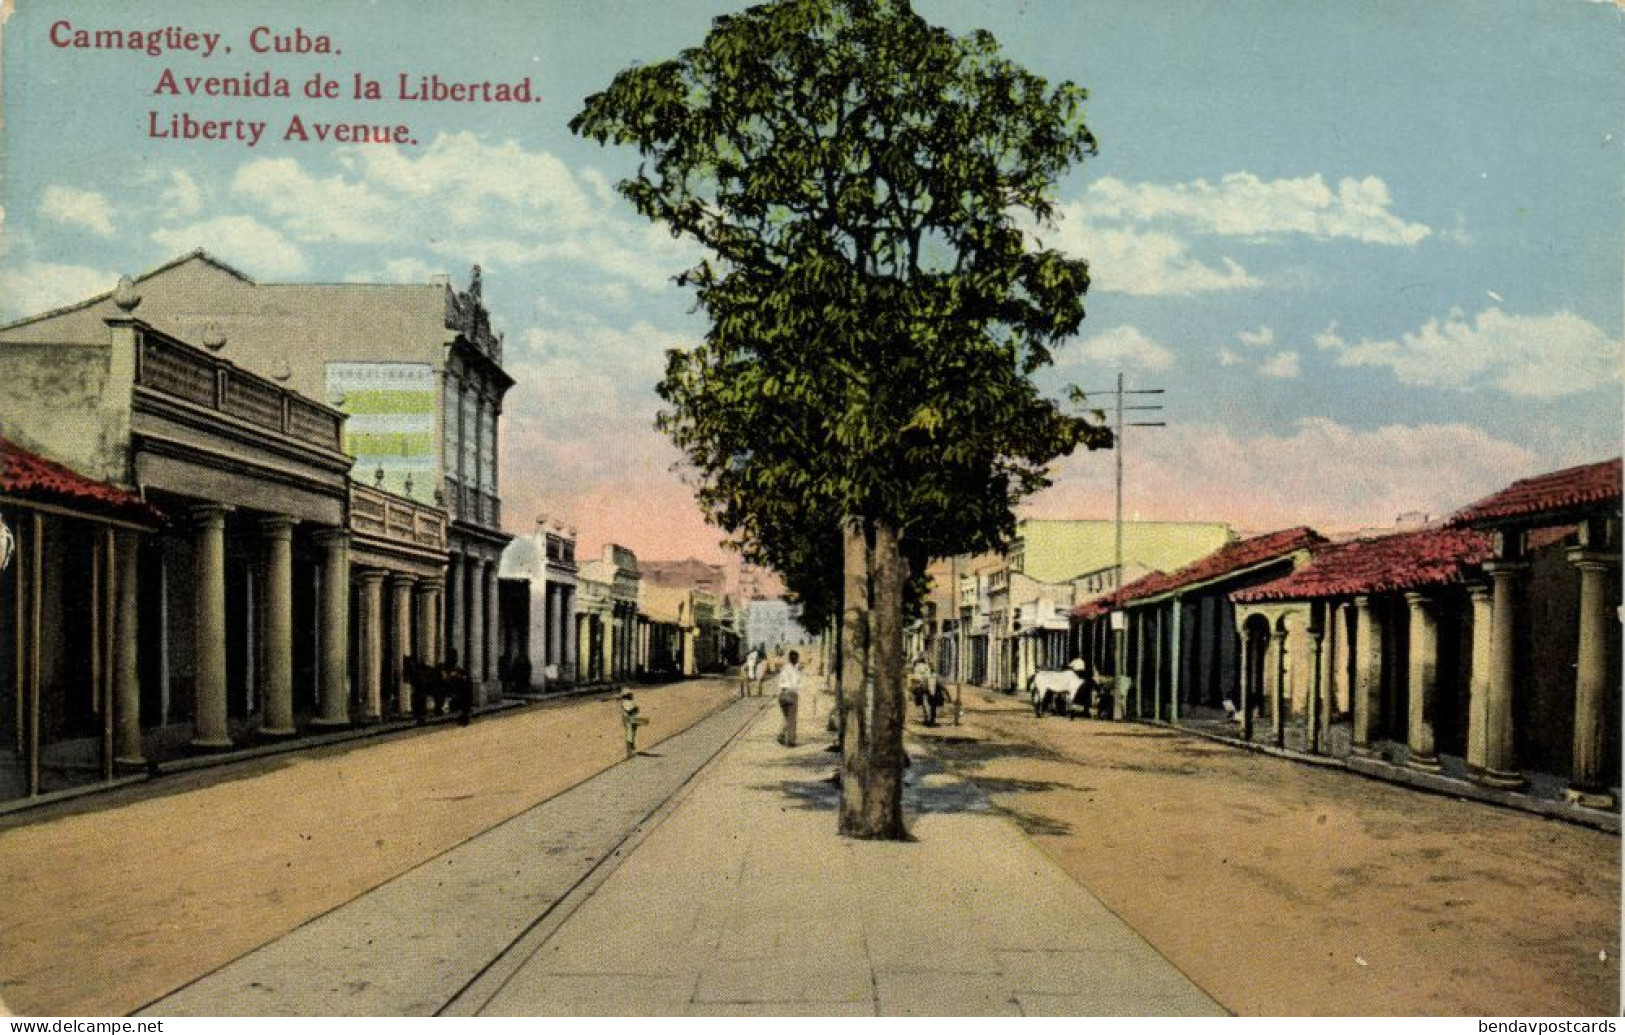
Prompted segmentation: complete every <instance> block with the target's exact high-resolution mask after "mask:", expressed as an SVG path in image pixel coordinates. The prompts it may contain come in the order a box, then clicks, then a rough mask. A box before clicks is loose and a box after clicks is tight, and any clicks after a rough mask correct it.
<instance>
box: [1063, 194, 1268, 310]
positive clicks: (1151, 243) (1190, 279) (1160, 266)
mask: <svg viewBox="0 0 1625 1035" xmlns="http://www.w3.org/2000/svg"><path fill="white" fill-rule="evenodd" d="M1058 215H1059V216H1060V221H1059V225H1058V227H1057V228H1056V229H1055V230H1052V231H1048V232H1046V233H1045V234H1044V235H1043V236H1044V237H1045V238H1046V239H1050V238H1053V240H1052V243H1053V244H1054V245H1055V246H1056V247H1058V248H1060V249H1061V250H1062V251H1064V252H1066V253H1068V254H1070V255H1078V256H1082V257H1083V258H1086V259H1088V260H1089V273H1090V276H1091V277H1092V278H1093V286H1094V288H1095V289H1096V290H1098V291H1110V292H1116V293H1119V294H1125V295H1194V294H1199V293H1201V292H1206V291H1228V290H1235V289H1238V288H1249V287H1258V286H1259V285H1260V282H1259V281H1258V280H1257V279H1255V278H1254V277H1253V276H1252V275H1251V274H1249V273H1248V272H1247V271H1246V270H1245V269H1244V268H1242V266H1241V264H1240V263H1238V262H1236V261H1235V260H1234V259H1231V258H1229V257H1225V258H1223V259H1221V260H1220V264H1219V265H1217V266H1215V265H1213V264H1211V263H1206V262H1203V261H1201V260H1200V259H1197V258H1196V257H1194V256H1192V255H1191V254H1190V250H1189V247H1188V246H1187V245H1186V243H1185V242H1184V241H1183V240H1181V239H1180V238H1178V237H1176V236H1174V235H1173V234H1170V233H1164V232H1161V231H1149V232H1148V231H1140V230H1126V229H1121V228H1115V227H1104V226H1101V225H1100V224H1098V223H1095V222H1092V221H1091V220H1090V218H1089V213H1088V210H1087V209H1086V208H1085V207H1084V206H1082V205H1063V206H1061V207H1060V208H1059V209H1058Z"/></svg>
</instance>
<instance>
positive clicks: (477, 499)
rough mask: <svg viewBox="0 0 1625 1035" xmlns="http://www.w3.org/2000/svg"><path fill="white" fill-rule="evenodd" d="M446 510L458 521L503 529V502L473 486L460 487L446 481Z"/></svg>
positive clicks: (448, 480) (448, 479)
mask: <svg viewBox="0 0 1625 1035" xmlns="http://www.w3.org/2000/svg"><path fill="white" fill-rule="evenodd" d="M445 498H446V510H447V511H448V512H449V513H450V514H451V516H452V519H453V520H456V521H466V522H468V523H469V524H471V525H483V526H485V527H486V528H501V527H502V501H501V500H500V499H498V498H497V497H496V496H494V495H492V494H491V493H489V492H481V491H480V490H479V489H477V488H476V487H474V486H472V485H459V484H458V483H457V482H455V481H452V480H451V479H450V478H447V479H446V491H445Z"/></svg>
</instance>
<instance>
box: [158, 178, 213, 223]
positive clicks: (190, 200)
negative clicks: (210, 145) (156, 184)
mask: <svg viewBox="0 0 1625 1035" xmlns="http://www.w3.org/2000/svg"><path fill="white" fill-rule="evenodd" d="M158 201H159V203H160V204H162V205H163V206H164V209H165V214H166V215H168V216H170V217H171V218H173V219H191V218H192V217H193V216H195V215H197V214H198V213H199V212H201V211H203V189H202V188H201V187H199V186H198V182H197V181H196V180H194V179H193V178H192V175H191V173H188V172H187V171H186V170H184V169H171V170H170V172H169V186H167V187H165V188H164V189H163V191H162V192H161V193H160V194H159V195H158Z"/></svg>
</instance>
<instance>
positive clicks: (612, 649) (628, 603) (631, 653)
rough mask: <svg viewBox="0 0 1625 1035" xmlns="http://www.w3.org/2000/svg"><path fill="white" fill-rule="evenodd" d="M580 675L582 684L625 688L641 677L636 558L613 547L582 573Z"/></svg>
mask: <svg viewBox="0 0 1625 1035" xmlns="http://www.w3.org/2000/svg"><path fill="white" fill-rule="evenodd" d="M576 579H577V584H578V586H579V590H580V600H579V602H578V604H577V606H576V657H577V659H578V660H577V663H576V675H577V679H578V680H579V681H580V682H582V683H620V682H624V681H626V680H628V679H631V678H632V677H633V676H634V675H635V674H636V671H637V646H638V591H639V586H640V584H641V582H642V572H641V570H640V569H639V567H638V557H637V554H635V553H633V552H632V551H631V550H628V549H627V548H626V547H624V546H619V545H616V544H614V543H606V544H605V545H604V552H603V556H602V557H600V558H598V559H597V560H593V561H588V562H587V563H586V564H583V565H581V567H580V569H579V571H578V572H577V576H576Z"/></svg>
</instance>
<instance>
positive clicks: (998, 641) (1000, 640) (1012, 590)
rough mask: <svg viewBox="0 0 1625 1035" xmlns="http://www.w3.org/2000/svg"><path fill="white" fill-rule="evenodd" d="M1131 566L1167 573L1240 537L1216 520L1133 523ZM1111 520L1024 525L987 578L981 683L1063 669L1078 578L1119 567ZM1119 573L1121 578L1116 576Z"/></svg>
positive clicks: (1126, 541) (1007, 682) (1016, 680)
mask: <svg viewBox="0 0 1625 1035" xmlns="http://www.w3.org/2000/svg"><path fill="white" fill-rule="evenodd" d="M1122 536H1123V556H1122V563H1123V566H1124V567H1125V568H1128V567H1130V566H1132V567H1136V568H1141V569H1147V570H1153V571H1165V570H1170V569H1172V568H1177V567H1179V566H1180V565H1182V564H1186V563H1189V562H1190V561H1193V560H1195V559H1196V558H1198V557H1202V556H1204V555H1206V554H1209V553H1212V552H1213V551H1214V550H1217V549H1218V548H1219V547H1221V546H1223V545H1224V544H1226V543H1228V542H1230V541H1231V540H1233V539H1234V538H1235V533H1234V532H1232V531H1231V530H1230V526H1228V525H1223V524H1218V523H1214V522H1178V521H1129V522H1124V523H1123V525H1122ZM1116 541H1117V525H1116V524H1115V523H1114V522H1111V521H1039V520H1032V521H1022V522H1020V523H1018V524H1017V525H1016V536H1015V539H1014V540H1013V541H1012V542H1011V544H1010V549H1009V550H1008V551H1007V553H1006V554H1005V557H1004V562H1003V563H1002V564H1001V565H998V566H995V567H993V568H991V570H989V571H987V573H986V580H987V581H986V594H987V638H988V642H987V671H986V674H985V676H984V679H985V682H984V684H983V685H986V686H991V687H995V688H998V689H1003V690H1012V689H1015V688H1016V687H1018V686H1021V685H1023V684H1024V683H1025V681H1026V679H1027V677H1029V676H1030V675H1032V673H1033V672H1034V671H1036V670H1037V669H1039V668H1048V667H1051V666H1054V667H1059V666H1060V665H1064V664H1065V659H1066V655H1067V652H1068V649H1067V637H1068V628H1069V622H1068V619H1067V612H1068V611H1069V610H1070V609H1071V608H1072V606H1073V605H1074V604H1075V603H1076V601H1075V599H1074V587H1073V585H1072V583H1073V580H1074V579H1077V578H1078V577H1080V576H1082V575H1084V574H1085V573H1089V572H1098V571H1100V570H1101V569H1103V568H1111V567H1113V566H1115V564H1116V563H1117V557H1116V550H1117V547H1116ZM1113 574H1115V573H1113Z"/></svg>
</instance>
